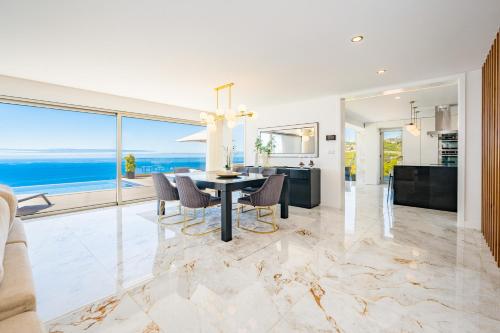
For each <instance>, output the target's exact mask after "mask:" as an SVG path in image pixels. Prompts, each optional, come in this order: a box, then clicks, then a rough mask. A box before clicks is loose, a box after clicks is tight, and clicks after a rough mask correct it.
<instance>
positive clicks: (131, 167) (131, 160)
mask: <svg viewBox="0 0 500 333" xmlns="http://www.w3.org/2000/svg"><path fill="white" fill-rule="evenodd" d="M135 168H136V163H135V156H134V155H132V154H128V155H127V156H125V172H126V177H127V178H128V179H134V178H135Z"/></svg>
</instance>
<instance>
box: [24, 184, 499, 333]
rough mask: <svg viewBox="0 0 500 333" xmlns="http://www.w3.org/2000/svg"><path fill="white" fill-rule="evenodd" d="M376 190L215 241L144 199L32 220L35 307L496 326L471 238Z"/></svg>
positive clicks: (98, 314)
mask: <svg viewBox="0 0 500 333" xmlns="http://www.w3.org/2000/svg"><path fill="white" fill-rule="evenodd" d="M384 194H385V191H384V188H383V187H381V186H365V187H361V186H359V187H357V188H356V187H352V188H350V191H349V192H348V193H346V209H345V211H339V210H335V209H330V208H326V207H320V208H315V209H312V210H307V209H300V208H295V207H291V210H290V218H289V219H288V220H279V225H280V227H281V229H280V230H279V231H278V232H277V233H275V234H271V235H257V234H253V233H249V232H244V231H238V230H235V232H234V239H233V241H232V242H228V243H223V242H221V241H220V240H219V234H211V235H209V236H205V237H188V236H184V235H183V234H182V233H180V226H179V225H177V226H159V225H158V224H157V223H156V222H155V203H154V202H146V203H140V204H133V205H128V206H118V207H108V208H102V209H96V210H91V211H85V212H79V213H73V214H66V215H59V216H52V217H45V218H38V219H31V220H29V221H27V222H26V231H27V234H28V239H29V251H30V259H31V262H32V266H33V274H34V278H35V285H36V290H37V297H38V311H39V315H40V316H41V318H42V319H43V320H44V321H45V323H46V327H47V329H48V331H49V332H54V333H55V332H315V331H316V332H318V331H321V332H415V331H418V332H500V311H499V309H500V270H498V269H497V268H496V265H495V264H494V262H493V259H492V257H491V255H490V254H489V251H488V249H487V247H486V245H485V242H484V240H483V238H482V236H481V234H480V233H479V232H477V231H472V230H462V229H457V228H456V214H453V213H447V212H439V211H434V210H426V209H419V208H412V207H402V206H394V207H392V206H391V205H389V206H388V205H387V201H386V199H385V197H384ZM210 216H211V217H210V223H212V224H216V223H217V219H218V210H217V209H215V210H212V211H211V212H210ZM244 216H245V218H244V220H245V221H247V223H250V222H249V220H250V219H251V218H252V217H253V213H246V214H244Z"/></svg>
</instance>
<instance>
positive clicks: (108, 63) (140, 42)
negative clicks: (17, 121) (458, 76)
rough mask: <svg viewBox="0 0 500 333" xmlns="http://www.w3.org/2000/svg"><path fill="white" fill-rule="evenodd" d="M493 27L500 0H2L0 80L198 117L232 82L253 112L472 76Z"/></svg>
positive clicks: (235, 92) (498, 18) (499, 19)
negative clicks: (192, 111) (140, 102)
mask: <svg viewBox="0 0 500 333" xmlns="http://www.w3.org/2000/svg"><path fill="white" fill-rule="evenodd" d="M499 22H500V1H498V0H474V1H470V0H440V1H435V0H418V1H417V0H406V1H401V0H385V1H384V2H383V4H381V3H380V2H379V1H369V0H365V1H360V0H357V1H356V0H354V1H345V0H315V1H304V0H273V1H264V0H254V1H227V0H213V1H202V0H191V1H190V0H186V1H160V0H156V1H153V0H146V1H132V0H121V1H118V0H106V1H102V0H86V1H67V0H58V1H56V0H47V1H32V0H0V41H1V44H0V45H1V52H0V74H3V75H8V76H14V77H21V78H27V79H33V80H38V81H44V82H50V83H55V84H61V85H66V86H71V87H76V88H82V89H88V90H94V91H100V92H106V93H111V94H116V95H121V96H128V97H135V98H140V99H145V100H151V101H156V102H163V103H168V104H174V105H180V106H185V107H191V108H198V109H205V110H208V109H213V108H214V104H215V95H214V91H213V89H212V88H213V87H215V86H217V85H220V84H223V83H226V82H231V81H233V82H235V83H236V85H235V87H234V89H233V96H234V102H235V103H234V104H240V103H244V104H247V105H248V106H250V107H251V108H254V109H255V110H256V111H258V107H259V106H263V105H271V104H277V103H286V102H292V101H296V100H302V99H307V98H314V97H317V96H323V95H328V94H339V93H345V92H351V91H356V90H362V89H369V88H373V87H379V86H386V85H392V84H398V83H402V82H408V81H415V80H423V79H428V78H434V77H440V76H444V75H449V74H455V73H459V72H463V71H467V70H472V69H477V68H479V67H480V66H481V65H482V63H483V61H484V58H485V56H486V53H487V51H488V50H489V47H490V45H491V42H492V41H493V39H494V35H495V34H496V32H497V31H498V24H499ZM359 34H362V35H364V36H365V39H364V41H363V42H362V43H359V44H353V43H351V42H350V38H351V37H352V36H355V35H359ZM381 68H385V69H388V72H387V73H386V74H384V75H377V74H376V71H377V70H378V69H381Z"/></svg>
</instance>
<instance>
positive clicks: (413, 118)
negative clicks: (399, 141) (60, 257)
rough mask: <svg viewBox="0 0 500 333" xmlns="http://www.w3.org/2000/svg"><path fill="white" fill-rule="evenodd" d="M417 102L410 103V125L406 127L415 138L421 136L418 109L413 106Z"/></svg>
mask: <svg viewBox="0 0 500 333" xmlns="http://www.w3.org/2000/svg"><path fill="white" fill-rule="evenodd" d="M414 103H415V101H411V102H410V123H409V124H407V125H406V129H407V130H408V132H410V133H411V134H412V135H414V136H419V135H420V128H418V118H417V113H419V111H417V107H416V106H413V104H414Z"/></svg>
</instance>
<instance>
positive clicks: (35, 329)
mask: <svg viewBox="0 0 500 333" xmlns="http://www.w3.org/2000/svg"><path fill="white" fill-rule="evenodd" d="M11 206H12V202H9V201H8V200H6V199H4V197H2V196H0V225H3V226H5V225H6V224H7V226H8V228H6V227H4V228H0V233H5V232H6V231H7V237H5V234H4V235H0V246H2V247H3V250H4V251H0V252H2V253H3V278H2V279H1V281H0V332H1V333H14V332H15V333H20V332H22V333H41V332H43V331H44V330H43V328H42V325H41V322H40V320H39V319H38V316H37V314H36V312H35V311H36V298H35V288H34V286H33V277H32V274H31V265H30V262H29V258H28V248H27V241H26V234H25V233H24V227H23V224H22V222H21V221H20V220H19V219H13V217H12V214H13V213H12V212H14V214H15V208H14V210H11V209H9V208H10V207H11ZM2 236H3V237H2ZM0 260H1V257H0Z"/></svg>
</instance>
